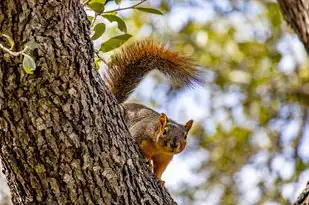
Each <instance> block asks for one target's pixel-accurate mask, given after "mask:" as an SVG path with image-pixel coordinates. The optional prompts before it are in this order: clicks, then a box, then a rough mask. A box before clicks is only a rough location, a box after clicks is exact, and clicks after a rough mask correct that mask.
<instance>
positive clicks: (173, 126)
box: [156, 113, 193, 154]
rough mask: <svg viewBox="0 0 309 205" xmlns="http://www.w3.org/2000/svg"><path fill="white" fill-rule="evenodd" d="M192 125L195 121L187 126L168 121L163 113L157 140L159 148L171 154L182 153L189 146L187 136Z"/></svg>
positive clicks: (160, 118)
mask: <svg viewBox="0 0 309 205" xmlns="http://www.w3.org/2000/svg"><path fill="white" fill-rule="evenodd" d="M192 124H193V120H189V121H188V122H186V123H185V125H180V124H178V123H175V122H173V121H168V118H167V116H166V115H165V114H164V113H161V114H160V117H159V130H158V136H157V139H156V140H157V144H158V146H159V148H161V149H163V150H164V151H165V152H168V153H171V154H178V153H180V152H181V151H182V150H184V148H185V146H186V144H187V135H188V132H189V130H190V129H191V127H192Z"/></svg>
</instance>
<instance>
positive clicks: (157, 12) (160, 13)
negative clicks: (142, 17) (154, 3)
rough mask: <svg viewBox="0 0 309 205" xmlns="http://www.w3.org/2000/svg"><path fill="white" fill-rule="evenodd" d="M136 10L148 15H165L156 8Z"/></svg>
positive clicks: (138, 8)
mask: <svg viewBox="0 0 309 205" xmlns="http://www.w3.org/2000/svg"><path fill="white" fill-rule="evenodd" d="M134 9H137V10H139V11H143V12H146V13H152V14H158V15H163V12H162V11H160V10H158V9H154V8H145V7H135V8H134Z"/></svg>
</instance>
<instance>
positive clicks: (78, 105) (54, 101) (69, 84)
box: [0, 0, 175, 204]
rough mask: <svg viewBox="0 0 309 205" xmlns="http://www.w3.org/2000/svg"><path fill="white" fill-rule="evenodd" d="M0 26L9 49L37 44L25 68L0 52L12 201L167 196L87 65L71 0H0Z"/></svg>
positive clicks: (84, 36) (88, 47) (89, 57)
mask: <svg viewBox="0 0 309 205" xmlns="http://www.w3.org/2000/svg"><path fill="white" fill-rule="evenodd" d="M0 33H4V34H7V35H9V36H11V37H12V38H13V40H14V41H15V43H16V44H15V48H14V49H15V50H16V51H19V50H22V49H23V48H24V44H25V43H26V42H28V41H30V40H35V42H37V43H38V44H39V46H38V48H37V49H35V50H34V51H33V52H31V53H29V54H30V55H31V56H33V58H34V59H35V62H36V65H37V69H36V71H35V72H34V74H32V75H29V74H26V73H25V72H24V71H23V69H22V66H21V65H22V57H21V56H19V57H13V56H10V55H9V54H7V53H4V52H3V51H2V50H0V146H1V149H0V157H1V162H2V165H3V167H4V172H5V175H6V177H7V180H8V185H9V187H10V190H11V194H12V201H13V203H14V204H175V202H174V201H173V200H172V198H171V197H170V195H169V194H168V193H167V192H166V191H165V190H162V188H160V186H159V183H158V182H157V180H156V179H155V177H154V176H153V174H151V173H150V172H149V171H148V170H147V167H146V166H145V165H144V164H143V162H142V160H140V159H142V157H141V154H140V152H139V151H138V147H137V146H136V145H135V144H134V142H133V139H132V138H130V135H129V133H128V131H127V128H126V126H125V122H124V121H123V120H122V113H123V111H122V109H121V107H119V106H118V105H117V103H116V101H115V99H114V97H113V96H112V94H111V93H110V92H109V91H108V90H107V88H106V87H105V85H104V83H103V82H102V79H101V78H100V76H99V74H98V73H97V72H96V71H94V69H93V65H94V64H93V47H92V43H91V41H90V38H89V22H88V21H87V16H86V14H85V12H84V10H83V7H82V5H81V4H80V0H65V1H55V0H44V1H42V0H41V1H39V0H22V1H20V0H1V1H0ZM0 42H1V43H2V44H4V41H0Z"/></svg>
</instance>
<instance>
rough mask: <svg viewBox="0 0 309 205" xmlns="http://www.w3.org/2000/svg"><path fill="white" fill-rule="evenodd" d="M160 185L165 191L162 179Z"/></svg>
mask: <svg viewBox="0 0 309 205" xmlns="http://www.w3.org/2000/svg"><path fill="white" fill-rule="evenodd" d="M159 183H160V186H161V187H162V188H163V189H165V186H164V185H165V181H163V180H161V179H159Z"/></svg>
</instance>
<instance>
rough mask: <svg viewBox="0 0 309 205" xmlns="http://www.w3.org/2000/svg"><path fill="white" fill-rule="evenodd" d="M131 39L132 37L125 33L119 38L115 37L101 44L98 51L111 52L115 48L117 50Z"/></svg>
mask: <svg viewBox="0 0 309 205" xmlns="http://www.w3.org/2000/svg"><path fill="white" fill-rule="evenodd" d="M131 37H132V35H130V34H127V33H126V34H123V35H119V36H115V37H113V38H110V39H109V40H107V41H105V42H104V43H102V45H101V48H100V51H102V52H108V51H111V50H113V49H115V48H118V47H120V46H121V45H122V44H124V43H125V42H126V41H127V40H128V39H129V38H131Z"/></svg>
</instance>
